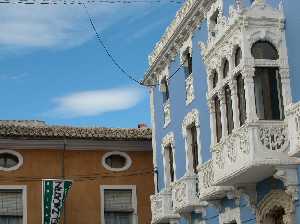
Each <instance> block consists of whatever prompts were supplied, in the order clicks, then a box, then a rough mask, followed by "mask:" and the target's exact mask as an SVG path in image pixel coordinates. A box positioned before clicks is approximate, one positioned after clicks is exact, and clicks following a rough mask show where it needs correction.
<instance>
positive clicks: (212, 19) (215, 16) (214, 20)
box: [210, 10, 219, 36]
mask: <svg viewBox="0 0 300 224" xmlns="http://www.w3.org/2000/svg"><path fill="white" fill-rule="evenodd" d="M218 17H219V10H217V11H216V12H215V13H214V14H213V15H212V17H210V31H211V35H212V36H215V35H216V33H215V30H214V29H215V26H216V25H217V24H218Z"/></svg>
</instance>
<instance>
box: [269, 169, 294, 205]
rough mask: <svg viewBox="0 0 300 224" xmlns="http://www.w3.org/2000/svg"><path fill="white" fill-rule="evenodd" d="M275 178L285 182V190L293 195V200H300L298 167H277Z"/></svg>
mask: <svg viewBox="0 0 300 224" xmlns="http://www.w3.org/2000/svg"><path fill="white" fill-rule="evenodd" d="M274 178H276V179H278V180H281V181H282V182H283V184H284V186H285V192H286V193H287V194H288V195H290V196H291V197H292V200H293V201H298V200H299V188H298V172H297V168H288V167H280V168H277V172H276V173H275V174H274Z"/></svg>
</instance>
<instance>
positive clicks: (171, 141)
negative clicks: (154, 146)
mask: <svg viewBox="0 0 300 224" xmlns="http://www.w3.org/2000/svg"><path fill="white" fill-rule="evenodd" d="M168 146H170V147H171V148H172V151H173V154H172V156H173V170H174V174H176V160H175V135H174V133H173V132H169V133H168V134H167V135H166V136H165V137H164V138H163V139H162V144H161V148H162V155H163V163H164V175H165V176H164V181H165V186H166V189H169V188H170V184H171V176H170V169H171V167H169V164H170V158H169V153H168V152H167V151H166V150H165V149H166V148H167V147H168ZM174 178H175V179H176V175H175V177H174Z"/></svg>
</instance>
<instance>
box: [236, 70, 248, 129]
mask: <svg viewBox="0 0 300 224" xmlns="http://www.w3.org/2000/svg"><path fill="white" fill-rule="evenodd" d="M237 93H238V101H239V102H238V103H239V112H240V125H241V126H242V125H244V124H245V122H246V119H247V115H246V98H245V87H244V79H243V77H242V75H241V74H239V75H238V76H237Z"/></svg>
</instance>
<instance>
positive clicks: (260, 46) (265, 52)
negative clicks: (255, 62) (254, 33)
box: [251, 41, 279, 60]
mask: <svg viewBox="0 0 300 224" xmlns="http://www.w3.org/2000/svg"><path fill="white" fill-rule="evenodd" d="M251 53H252V56H253V57H254V58H255V59H269V60H277V59H278V58H279V55H278V51H277V50H276V48H275V47H274V46H273V45H272V44H271V43H269V42H267V41H258V42H256V43H255V44H253V46H252V49H251Z"/></svg>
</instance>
